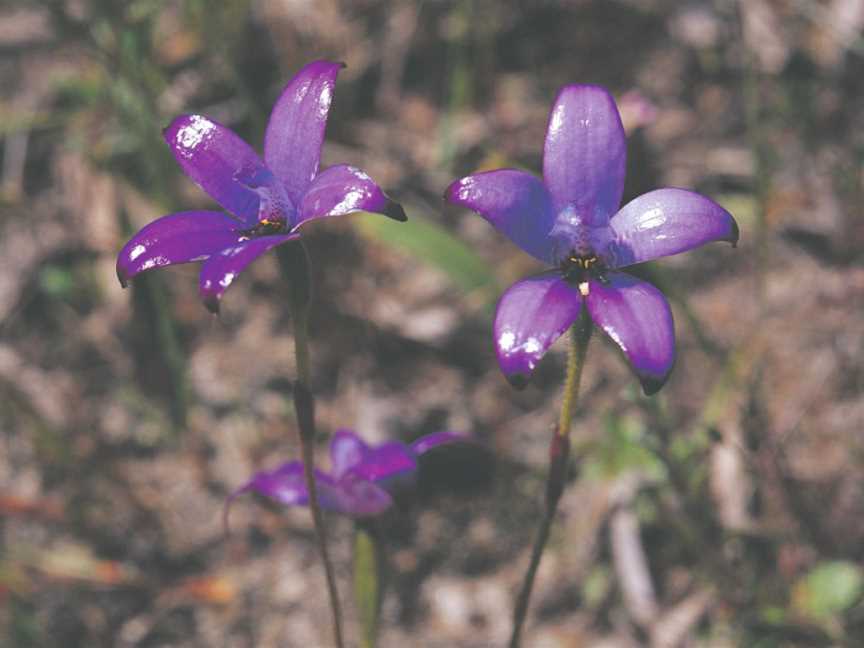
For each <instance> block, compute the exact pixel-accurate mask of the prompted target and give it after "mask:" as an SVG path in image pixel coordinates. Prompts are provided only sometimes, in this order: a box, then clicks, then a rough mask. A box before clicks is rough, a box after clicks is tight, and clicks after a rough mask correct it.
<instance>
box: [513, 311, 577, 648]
mask: <svg viewBox="0 0 864 648" xmlns="http://www.w3.org/2000/svg"><path fill="white" fill-rule="evenodd" d="M570 332H571V337H570V350H569V353H568V356H567V376H566V378H565V381H564V396H563V398H562V400H561V414H560V416H559V419H558V426H557V427H556V429H555V435H554V436H553V437H552V442H551V443H550V444H549V472H548V475H547V477H546V506H545V509H544V512H543V519H542V520H541V521H540V528H539V529H538V531H537V537H536V538H535V539H534V546H533V547H532V548H531V562H530V563H529V564H528V569H527V571H526V572H525V577H524V579H523V581H522V587H521V589H520V590H519V594H518V596H517V597H516V605H515V606H514V609H513V632H512V634H511V635H510V648H519V646H520V645H521V643H522V628H523V626H524V625H525V618H526V616H527V614H528V604H529V602H530V600H531V591H532V590H533V589H534V580H535V578H536V576H537V569H538V568H539V567H540V560H541V559H542V557H543V551H544V550H545V549H546V543H547V542H548V541H549V533H550V531H551V529H552V523H553V522H554V521H555V513H556V511H557V510H558V502H559V501H560V499H561V494H562V493H563V492H564V486H565V484H566V482H567V467H568V465H569V462H570V426H571V422H572V420H573V412H574V410H575V408H576V402H577V401H578V400H579V385H580V383H581V378H582V367H584V365H585V355H586V353H587V352H588V341H589V340H590V339H591V321H590V320H589V319H588V318H587V317H583V318H581V320H580V321H578V322H577V323H576V324H574V325H573V328H572V329H571V330H570Z"/></svg>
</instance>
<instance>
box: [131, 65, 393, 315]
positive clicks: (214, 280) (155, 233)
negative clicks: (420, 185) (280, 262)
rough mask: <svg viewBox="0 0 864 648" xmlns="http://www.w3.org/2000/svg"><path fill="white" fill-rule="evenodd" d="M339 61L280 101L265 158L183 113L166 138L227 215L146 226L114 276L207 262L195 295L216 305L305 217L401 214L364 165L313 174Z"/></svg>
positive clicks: (303, 76) (172, 217)
mask: <svg viewBox="0 0 864 648" xmlns="http://www.w3.org/2000/svg"><path fill="white" fill-rule="evenodd" d="M341 67H342V64H340V63H331V62H329V61H315V62H313V63H310V64H308V65H307V66H306V67H304V68H303V69H302V70H300V72H298V73H297V75H296V76H295V77H294V78H293V79H291V81H290V82H289V83H288V85H287V86H286V87H285V89H284V90H283V91H282V95H281V96H280V97H279V99H278V100H277V101H276V105H275V106H274V108H273V112H272V113H271V114H270V121H269V122H268V124H267V131H266V134H265V136H264V160H263V161H262V160H261V158H259V157H258V155H257V154H256V153H255V151H253V150H252V148H250V147H249V146H248V145H247V144H246V143H245V142H244V141H243V140H242V139H240V137H238V136H237V135H236V134H235V133H234V132H233V131H231V130H230V129H228V128H226V127H225V126H222V125H220V124H218V123H216V122H214V121H213V120H211V119H208V118H207V117H203V116H201V115H183V116H181V117H178V118H177V119H175V120H174V121H173V122H172V123H171V124H170V125H169V126H168V128H167V129H165V139H166V141H167V142H168V145H169V146H170V147H171V151H172V152H173V153H174V157H175V158H176V159H177V161H178V162H179V163H180V166H181V167H182V168H183V171H184V172H185V173H186V175H188V176H189V177H190V178H191V179H192V180H193V181H195V183H196V184H198V186H200V187H201V188H202V189H203V190H204V191H206V192H207V193H208V194H210V196H212V197H213V199H214V200H216V202H218V203H219V204H220V205H222V207H224V208H225V210H226V211H227V212H228V214H225V213H223V212H217V211H186V212H178V213H175V214H169V215H168V216H163V217H162V218H160V219H158V220H156V221H154V222H152V223H150V224H149V225H147V226H146V227H144V228H143V229H142V230H141V231H139V232H138V233H137V234H136V235H135V236H133V237H132V239H131V240H130V241H129V242H128V243H127V244H126V245H125V246H124V247H123V249H122V250H121V251H120V254H119V255H118V257H117V276H118V278H119V279H120V283H121V284H123V286H126V284H127V282H128V281H129V279H131V278H132V277H134V276H135V275H136V274H138V273H139V272H143V271H145V270H149V269H151V268H158V267H162V266H167V265H174V264H178V263H189V262H193V261H203V262H204V264H203V266H202V267H201V276H200V280H199V292H200V294H201V298H202V299H203V301H204V304H205V306H207V308H208V309H209V310H211V311H213V312H216V311H218V309H219V300H220V299H221V297H222V295H223V293H224V292H225V290H226V289H227V288H228V286H230V285H231V283H232V282H233V281H234V279H236V278H237V275H238V274H240V272H241V271H242V270H243V269H244V268H245V267H246V266H247V265H249V264H250V263H251V262H252V261H254V260H255V259H257V258H258V257H259V256H260V255H262V254H264V253H265V252H267V251H268V250H270V249H271V248H274V247H276V246H277V245H281V244H282V243H285V242H287V241H290V240H293V239H296V238H298V237H299V236H300V234H299V231H298V230H299V228H300V226H301V225H303V223H305V222H307V221H309V220H312V219H316V218H324V217H327V216H339V215H342V214H347V213H349V212H354V211H359V210H363V211H370V212H378V213H381V214H385V215H387V216H389V217H391V218H394V219H396V220H400V221H404V220H405V212H404V211H403V210H402V207H401V206H400V205H399V204H397V203H395V202H393V201H392V200H390V198H388V197H387V196H386V195H385V194H384V192H383V191H382V190H381V188H380V187H379V186H378V185H377V184H375V182H373V181H372V179H371V178H370V177H369V176H368V175H366V173H364V172H363V171H361V170H360V169H357V168H355V167H352V166H349V165H346V164H338V165H336V166H332V167H330V168H328V169H327V170H325V171H323V172H321V173H319V172H318V164H319V161H320V157H321V146H322V143H323V141H324V130H325V127H326V125H327V114H328V112H329V110H330V102H331V99H332V96H333V87H334V85H335V84H336V75H337V74H338V73H339V70H340V68H341Z"/></svg>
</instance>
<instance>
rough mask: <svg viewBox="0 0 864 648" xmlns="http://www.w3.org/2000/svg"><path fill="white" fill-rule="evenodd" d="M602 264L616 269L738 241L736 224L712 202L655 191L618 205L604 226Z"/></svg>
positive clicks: (681, 191) (670, 191) (685, 193)
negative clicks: (608, 238)
mask: <svg viewBox="0 0 864 648" xmlns="http://www.w3.org/2000/svg"><path fill="white" fill-rule="evenodd" d="M610 225H611V227H612V231H613V242H612V244H611V245H610V246H609V248H608V251H607V253H606V255H605V256H606V263H607V265H609V266H610V267H612V268H622V267H625V266H628V265H631V264H634V263H642V262H643V261H651V260H652V259H657V258H659V257H664V256H669V255H670V254H678V253H679V252H686V251H687V250H692V249H693V248H695V247H699V246H700V245H704V244H705V243H710V242H711V241H729V242H730V243H732V244H733V245H734V244H736V243H737V242H738V225H737V224H736V223H735V219H734V218H732V215H731V214H730V213H729V212H727V211H726V210H725V209H723V208H722V207H721V206H720V205H718V204H717V203H715V202H714V201H713V200H710V199H708V198H706V197H705V196H701V195H699V194H698V193H694V192H692V191H687V190H685V189H656V190H655V191H649V192H648V193H646V194H643V195H641V196H639V197H638V198H635V199H634V200H631V201H630V202H629V203H627V204H626V205H624V207H622V208H621V211H619V212H618V213H617V214H615V216H613V217H612V220H611V222H610Z"/></svg>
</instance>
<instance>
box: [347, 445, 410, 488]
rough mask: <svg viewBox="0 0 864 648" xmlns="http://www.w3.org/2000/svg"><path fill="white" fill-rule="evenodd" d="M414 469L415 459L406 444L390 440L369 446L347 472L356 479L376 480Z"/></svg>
mask: <svg viewBox="0 0 864 648" xmlns="http://www.w3.org/2000/svg"><path fill="white" fill-rule="evenodd" d="M416 470H417V460H416V459H415V458H414V455H413V454H412V453H411V451H410V450H408V446H406V445H405V444H404V443H401V442H399V441H392V442H390V443H385V444H383V445H380V446H376V447H374V448H370V449H369V452H368V453H367V454H366V456H365V457H364V458H363V461H362V462H361V463H359V464H357V465H355V466H354V467H353V468H352V469H351V470H350V471H349V474H351V475H353V476H354V477H356V478H357V479H363V480H366V481H370V482H377V481H383V480H387V479H390V478H392V477H397V476H402V475H407V474H410V473H413V472H415V471H416Z"/></svg>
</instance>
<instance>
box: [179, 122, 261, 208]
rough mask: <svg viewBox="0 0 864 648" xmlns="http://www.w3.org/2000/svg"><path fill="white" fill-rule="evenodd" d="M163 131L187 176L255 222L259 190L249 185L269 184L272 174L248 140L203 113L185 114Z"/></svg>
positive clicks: (217, 200) (221, 202)
mask: <svg viewBox="0 0 864 648" xmlns="http://www.w3.org/2000/svg"><path fill="white" fill-rule="evenodd" d="M163 134H164V136H165V141H167V142H168V146H170V147H171V152H172V153H174V157H175V158H176V159H177V162H178V163H179V164H180V166H181V167H182V168H183V171H184V173H186V175H187V176H189V177H190V178H191V179H192V180H194V181H195V183H196V184H197V185H198V186H199V187H201V188H202V189H203V190H204V191H206V192H207V193H208V194H210V195H211V196H212V197H213V199H214V200H215V201H216V202H218V203H219V204H220V205H222V206H223V207H224V208H225V209H227V210H228V211H229V212H231V213H232V214H234V215H235V216H239V217H240V218H241V219H243V220H244V221H245V222H246V223H247V224H248V225H254V224H255V222H256V221H257V220H258V194H257V193H256V192H255V191H254V190H253V189H251V188H250V187H248V186H246V185H248V184H250V182H253V181H254V183H255V184H257V185H258V186H264V185H267V184H268V181H267V180H265V178H266V177H267V176H272V174H271V173H270V171H268V170H267V168H266V167H265V166H264V163H263V162H262V161H261V158H259V157H258V154H257V153H255V151H253V150H252V148H251V147H250V146H249V145H248V144H247V143H246V142H244V141H243V140H242V139H240V137H239V136H238V135H237V134H236V133H235V132H234V131H232V130H231V129H230V128H227V127H225V126H222V125H221V124H218V123H216V122H214V121H213V120H211V119H208V118H207V117H203V116H201V115H181V116H180V117H177V118H176V119H175V120H174V121H172V122H171V124H170V125H169V126H168V128H166V129H165V132H164V133H163Z"/></svg>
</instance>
